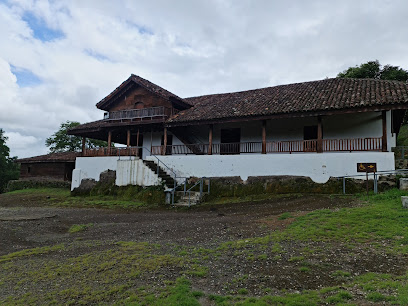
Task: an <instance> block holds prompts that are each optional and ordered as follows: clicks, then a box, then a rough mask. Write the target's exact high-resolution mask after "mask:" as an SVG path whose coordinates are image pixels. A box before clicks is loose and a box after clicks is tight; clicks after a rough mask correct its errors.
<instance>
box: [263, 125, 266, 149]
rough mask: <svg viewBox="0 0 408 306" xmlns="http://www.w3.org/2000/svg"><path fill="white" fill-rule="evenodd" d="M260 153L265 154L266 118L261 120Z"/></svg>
mask: <svg viewBox="0 0 408 306" xmlns="http://www.w3.org/2000/svg"><path fill="white" fill-rule="evenodd" d="M262 154H266V120H262Z"/></svg>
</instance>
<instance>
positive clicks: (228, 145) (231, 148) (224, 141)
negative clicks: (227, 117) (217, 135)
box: [220, 128, 241, 155]
mask: <svg viewBox="0 0 408 306" xmlns="http://www.w3.org/2000/svg"><path fill="white" fill-rule="evenodd" d="M240 141H241V129H240V128H236V129H221V146H220V154H222V155H227V154H239V153H240Z"/></svg>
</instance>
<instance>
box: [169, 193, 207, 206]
mask: <svg viewBox="0 0 408 306" xmlns="http://www.w3.org/2000/svg"><path fill="white" fill-rule="evenodd" d="M177 195H178V196H180V199H179V200H178V201H177V202H176V203H174V206H187V207H188V206H193V205H197V204H199V203H200V200H201V198H200V192H198V191H190V202H189V195H188V192H187V193H186V194H185V195H184V192H183V191H177Z"/></svg>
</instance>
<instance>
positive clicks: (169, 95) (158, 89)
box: [96, 74, 189, 110]
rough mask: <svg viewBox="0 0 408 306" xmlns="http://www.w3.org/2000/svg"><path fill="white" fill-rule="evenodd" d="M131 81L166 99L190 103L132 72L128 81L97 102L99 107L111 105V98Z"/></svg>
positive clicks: (103, 107)
mask: <svg viewBox="0 0 408 306" xmlns="http://www.w3.org/2000/svg"><path fill="white" fill-rule="evenodd" d="M130 82H135V83H136V84H138V85H140V86H142V87H144V88H145V89H147V90H149V91H150V92H152V93H154V94H156V95H158V96H160V97H162V98H164V99H166V100H170V99H171V98H173V99H175V100H178V101H180V102H182V103H183V102H184V104H186V105H189V103H188V102H185V101H184V100H183V99H182V98H180V97H179V96H177V95H175V94H173V93H171V92H170V91H167V90H166V89H164V88H162V87H160V86H158V85H156V84H153V83H152V82H150V81H148V80H146V79H143V78H141V77H140V76H138V75H134V74H132V75H131V76H130V77H129V78H128V79H127V80H126V81H124V82H123V83H122V84H120V85H119V86H118V87H116V89H115V90H114V91H112V92H111V93H110V94H109V95H107V96H106V97H105V98H103V99H102V100H101V101H99V102H98V103H97V104H96V107H97V108H99V109H104V110H105V107H106V106H107V105H109V104H110V103H109V102H110V100H111V98H113V97H114V96H115V95H116V94H117V93H119V92H120V90H122V89H123V88H124V87H126V85H128V84H129V83H130Z"/></svg>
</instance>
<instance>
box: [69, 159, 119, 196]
mask: <svg viewBox="0 0 408 306" xmlns="http://www.w3.org/2000/svg"><path fill="white" fill-rule="evenodd" d="M117 161H118V157H116V156H98V157H77V158H76V160H75V169H74V171H72V183H71V190H73V189H74V188H77V187H79V185H80V184H81V181H82V180H83V179H94V180H95V181H99V176H100V174H101V173H102V172H104V171H106V170H114V171H116V166H117Z"/></svg>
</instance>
